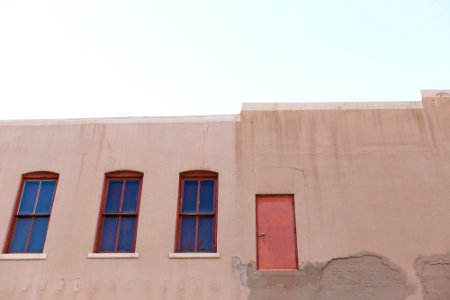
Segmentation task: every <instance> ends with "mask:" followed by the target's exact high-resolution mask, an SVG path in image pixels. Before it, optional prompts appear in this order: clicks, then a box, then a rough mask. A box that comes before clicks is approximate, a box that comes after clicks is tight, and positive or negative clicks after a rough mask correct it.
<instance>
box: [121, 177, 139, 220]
mask: <svg viewBox="0 0 450 300" xmlns="http://www.w3.org/2000/svg"><path fill="white" fill-rule="evenodd" d="M138 193H139V180H127V181H126V183H125V194H124V198H123V204H122V212H136V205H137V199H138Z"/></svg>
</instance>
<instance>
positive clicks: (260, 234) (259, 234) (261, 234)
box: [258, 232, 266, 237]
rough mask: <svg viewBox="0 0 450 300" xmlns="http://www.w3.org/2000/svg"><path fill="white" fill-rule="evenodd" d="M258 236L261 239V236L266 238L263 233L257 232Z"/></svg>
mask: <svg viewBox="0 0 450 300" xmlns="http://www.w3.org/2000/svg"><path fill="white" fill-rule="evenodd" d="M258 236H259V237H263V236H266V234H265V233H264V232H258Z"/></svg>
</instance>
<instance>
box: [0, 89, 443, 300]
mask: <svg viewBox="0 0 450 300" xmlns="http://www.w3.org/2000/svg"><path fill="white" fill-rule="evenodd" d="M42 170H45V171H52V172H56V173H59V176H60V177H59V182H58V188H57V191H56V196H55V202H54V205H53V210H52V216H51V219H50V225H49V229H48V234H47V239H46V243H45V247H44V252H45V253H47V258H46V259H42V260H11V259H7V258H8V255H5V254H3V255H2V257H1V259H0V293H1V295H2V299H227V300H228V299H278V298H279V299H300V298H301V299H332V298H330V297H332V296H329V295H330V293H331V292H330V291H332V290H336V293H335V296H334V299H344V298H345V295H346V294H345V291H346V290H342V284H340V283H339V280H337V279H333V278H334V277H333V276H334V275H335V274H337V273H339V272H340V273H339V274H341V275H342V274H347V273H352V272H353V273H354V272H359V273H361V274H360V276H359V277H361V278H368V279H367V280H368V281H370V280H372V279H373V278H375V277H376V278H379V277H386V276H388V277H389V276H392V278H393V279H392V280H391V281H392V282H393V281H395V283H396V284H395V285H392V286H391V285H390V283H386V282H385V283H380V281H377V282H378V283H379V288H378V292H376V290H377V289H375V292H374V289H373V285H372V288H371V289H369V288H366V285H364V283H360V284H359V286H357V287H353V288H356V289H357V292H354V290H353V295H355V294H356V295H362V296H361V297H364V295H371V294H370V293H374V294H375V295H376V294H378V295H379V296H374V297H373V298H371V299H383V298H377V297H380V295H381V297H382V295H385V298H384V299H408V300H413V299H414V300H416V299H438V298H437V297H438V296H439V295H437V296H436V294H433V292H430V293H428V294H427V292H426V291H427V289H430V290H436V289H439V288H431V287H434V286H435V285H433V284H434V283H435V281H433V279H430V278H434V277H439V276H444V277H445V276H448V275H450V268H444V269H439V270H434V269H432V268H431V267H428V266H429V265H433V264H432V262H433V259H438V260H440V261H441V262H443V263H444V265H445V264H448V265H450V260H449V259H448V257H447V256H446V255H447V254H448V253H450V97H449V96H445V95H444V96H429V97H425V98H424V99H423V101H422V102H418V103H415V104H411V105H409V106H408V105H406V104H405V105H402V104H401V103H397V104H373V105H368V106H367V107H362V106H360V107H356V106H354V107H353V106H352V105H350V104H343V105H338V104H336V105H328V106H326V105H325V106H321V105H315V106H314V105H313V106H303V107H302V106H295V105H285V106H283V105H279V106H277V105H269V104H267V105H255V104H254V105H244V107H243V110H242V112H241V113H240V115H238V116H215V117H213V116H211V117H181V118H129V119H128V118H124V119H97V120H57V121H5V122H0V241H2V243H4V242H5V239H6V236H7V232H8V225H9V221H10V218H11V214H12V209H13V206H14V201H15V199H16V196H17V190H18V187H19V183H20V179H21V175H22V174H23V173H26V172H30V171H42ZM114 170H135V171H140V172H143V173H144V179H143V187H142V197H141V208H140V218H139V226H138V233H137V244H136V252H138V253H139V257H138V258H128V259H123V258H122V259H117V258H110V259H92V258H90V259H88V258H87V255H88V253H90V252H93V248H94V240H95V233H96V226H97V218H98V213H99V206H100V201H101V193H102V186H103V181H104V174H105V173H106V172H109V171H114ZM186 170H212V171H215V172H218V173H219V197H218V208H219V213H218V252H219V253H220V257H219V258H197V259H193V258H185V259H171V258H169V253H171V252H173V250H174V249H173V247H174V236H175V222H176V211H177V196H178V179H179V173H180V172H183V171H186ZM256 194H294V199H295V214H296V221H297V224H296V225H297V245H298V257H299V264H300V266H299V271H295V272H297V273H295V272H294V271H293V272H290V273H289V272H287V273H286V274H284V275H283V274H282V275H283V276H285V277H282V278H281V279H280V278H278V277H277V278H275V277H270V276H272V275H271V274H269V275H268V276H269V277H267V278H269V279H267V278H266V277H263V276H266V275H267V273H258V271H254V270H252V266H253V265H254V261H255V259H256V250H255V247H256V239H255V195H256ZM346 259H347V260H346ZM357 259H360V262H361V264H359V262H357V261H356V260H357ZM361 259H362V260H361ZM353 260H355V261H353ZM378 261H380V262H382V264H384V265H389V268H390V269H391V270H395V272H396V273H395V274H392V273H389V272H388V271H385V270H384V269H383V268H382V267H380V269H379V270H380V271H379V274H378V275H377V274H375V275H377V276H378V277H377V276H375V275H373V274H372V273H370V272H373V270H372V271H371V269H374V268H378V267H379V266H380V265H378V264H377V263H378ZM337 263H340V265H339V266H337V267H339V269H338V270H339V271H334V270H335V269H333V268H334V267H335V264H337ZM308 266H311V268H315V269H314V270H317V272H328V273H323V276H322V278H319V279H317V280H322V281H321V282H314V280H315V279H314V278H313V277H314V276H312V275H311V276H312V277H311V276H310V275H305V276H306V277H304V279H302V278H303V277H301V276H303V275H302V274H303V273H305V274H307V273H308V272H309V271H308V270H309V269H308ZM355 266H358V268H360V267H359V266H362V268H360V269H357V270H356V269H355ZM364 266H367V267H364ZM355 270H356V271H355ZM332 271H333V272H332ZM255 272H256V273H255ZM302 272H303V273H302ZM336 272H337V273H336ZM384 272H387V273H384ZM294 273H295V274H294ZM255 274H256V275H255ZM261 274H262V275H261ZM299 274H300V279H298V278H297V277H295V276H297V275H299ZM308 274H309V273H308ZM311 274H312V273H311ZM367 274H368V275H367ZM436 274H437V275H436ZM439 274H441V275H439ZM442 274H443V275H442ZM255 276H256V277H255ZM258 276H259V277H258ZM364 276H366V277H364ZM427 276H428V277H427ZM433 276H434V277H433ZM319 277H320V276H319ZM344 277H345V276H344ZM283 278H284V279H283ZM292 278H296V279H295V280H297V279H298V280H300V283H299V284H297V285H293V286H290V285H289V284H287V281H289V280H294V279H292ZM328 278H330V279H329V281H326V280H328ZM389 278H390V277H389ZM305 280H311V286H310V287H308V288H302V284H303V282H304V281H305ZM377 280H378V279H377ZM436 280H441V281H439V282H443V284H437V285H436V286H441V288H440V289H441V290H440V291H438V292H440V293H441V294H442V293H443V294H444V295H445V293H447V291H448V290H446V289H448V288H447V287H446V285H445V282H446V281H445V278H444V279H442V278H438V279H436ZM442 280H443V281H442ZM258 282H260V284H258ZM274 282H275V283H276V284H274ZM436 282H437V281H436ZM397 283H398V284H397ZM343 284H344V285H346V288H349V286H350V288H349V289H350V291H352V286H351V284H350V285H349V284H348V282H344V283H343ZM370 284H371V282H369V283H368V284H367V286H369V285H370ZM427 284H428V285H427ZM315 285H317V286H318V288H317V289H315V288H314V286H315ZM280 286H281V288H278V287H280ZM386 286H387V287H386ZM307 289H309V290H307ZM394 289H395V292H392V293H391V291H393V290H394ZM310 290H311V291H312V292H311V293H310ZM424 291H425V293H424ZM277 293H278V294H277ZM358 293H361V294H358ZM364 293H366V294H364ZM367 293H368V294H367ZM449 293H450V291H449ZM312 294H314V296H311V295H312ZM386 295H387V296H386ZM390 295H395V296H390ZM424 295H425V296H424ZM274 297H278V298H274ZM312 297H316V298H312ZM327 297H328V298H327ZM427 297H428V298H427ZM433 297H434V298H433ZM448 298H449V299H450V294H449V297H448ZM347 299H353V298H347ZM355 299H356V298H355ZM361 299H362V298H361Z"/></svg>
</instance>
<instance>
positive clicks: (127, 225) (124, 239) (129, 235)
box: [117, 217, 136, 252]
mask: <svg viewBox="0 0 450 300" xmlns="http://www.w3.org/2000/svg"><path fill="white" fill-rule="evenodd" d="M135 226H136V218H135V217H122V220H121V221H120V234H119V244H118V245H117V251H118V252H132V251H133V240H134V228H135Z"/></svg>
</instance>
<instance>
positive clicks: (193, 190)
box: [182, 180, 198, 213]
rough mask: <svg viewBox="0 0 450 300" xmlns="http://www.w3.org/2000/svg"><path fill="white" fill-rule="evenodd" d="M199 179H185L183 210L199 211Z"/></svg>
mask: <svg viewBox="0 0 450 300" xmlns="http://www.w3.org/2000/svg"><path fill="white" fill-rule="evenodd" d="M197 186H198V181H197V180H185V181H184V192H183V208H182V209H183V212H184V213H195V212H197Z"/></svg>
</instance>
